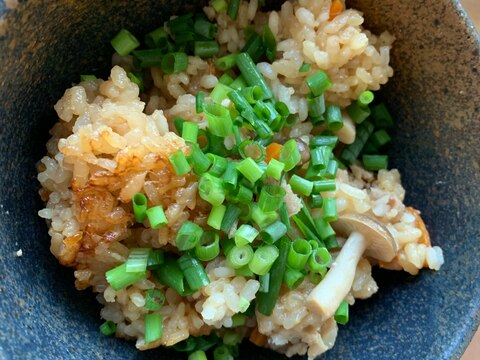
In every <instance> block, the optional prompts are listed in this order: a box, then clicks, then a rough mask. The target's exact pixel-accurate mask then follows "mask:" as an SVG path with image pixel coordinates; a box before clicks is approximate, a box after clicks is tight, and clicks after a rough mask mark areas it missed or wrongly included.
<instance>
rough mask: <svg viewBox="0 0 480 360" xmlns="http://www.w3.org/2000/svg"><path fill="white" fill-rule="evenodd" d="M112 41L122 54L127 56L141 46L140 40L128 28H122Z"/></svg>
mask: <svg viewBox="0 0 480 360" xmlns="http://www.w3.org/2000/svg"><path fill="white" fill-rule="evenodd" d="M110 43H111V44H112V47H113V48H114V49H115V51H116V52H117V53H118V54H119V55H120V56H127V55H128V54H130V53H131V52H132V51H133V50H135V49H136V48H137V47H139V46H140V41H138V40H137V38H136V37H135V36H133V34H132V33H131V32H130V31H128V30H126V29H122V30H120V31H119V32H118V34H117V35H115V37H114V38H113V39H112V41H110Z"/></svg>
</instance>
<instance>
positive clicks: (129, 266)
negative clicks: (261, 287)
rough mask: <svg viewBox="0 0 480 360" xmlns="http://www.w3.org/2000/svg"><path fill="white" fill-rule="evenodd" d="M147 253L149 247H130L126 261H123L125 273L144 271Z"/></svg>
mask: <svg viewBox="0 0 480 360" xmlns="http://www.w3.org/2000/svg"><path fill="white" fill-rule="evenodd" d="M149 254H150V249H147V248H135V249H131V250H130V253H129V254H128V259H127V262H126V263H125V265H126V267H125V271H126V272H127V273H134V272H145V271H146V270H147V263H148V256H149Z"/></svg>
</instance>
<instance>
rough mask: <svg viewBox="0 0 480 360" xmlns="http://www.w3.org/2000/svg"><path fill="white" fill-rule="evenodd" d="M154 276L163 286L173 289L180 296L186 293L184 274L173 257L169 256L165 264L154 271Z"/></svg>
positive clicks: (166, 257)
mask: <svg viewBox="0 0 480 360" xmlns="http://www.w3.org/2000/svg"><path fill="white" fill-rule="evenodd" d="M153 274H154V275H155V277H156V278H157V280H158V281H159V282H160V283H161V284H163V285H166V286H168V287H171V288H172V289H174V290H175V291H176V292H177V293H179V294H180V295H184V294H185V293H186V290H187V289H186V288H185V283H184V275H183V272H182V270H181V269H180V266H179V265H178V263H177V260H176V258H175V257H173V256H172V255H169V254H167V255H166V256H165V261H164V263H163V264H162V265H160V266H159V267H158V268H157V269H154V270H153Z"/></svg>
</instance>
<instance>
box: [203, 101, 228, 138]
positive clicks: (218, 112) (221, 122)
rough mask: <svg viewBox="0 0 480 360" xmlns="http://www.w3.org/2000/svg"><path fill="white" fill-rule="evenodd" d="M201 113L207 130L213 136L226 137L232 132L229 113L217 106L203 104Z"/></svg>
mask: <svg viewBox="0 0 480 360" xmlns="http://www.w3.org/2000/svg"><path fill="white" fill-rule="evenodd" d="M203 112H204V113H205V117H206V118H207V122H208V129H209V130H210V131H211V132H212V134H213V135H215V136H221V137H224V136H228V135H230V134H231V133H232V132H233V123H232V119H231V117H230V111H228V109H227V108H226V107H224V106H222V105H219V104H205V106H204V107H203Z"/></svg>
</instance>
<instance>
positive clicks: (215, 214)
mask: <svg viewBox="0 0 480 360" xmlns="http://www.w3.org/2000/svg"><path fill="white" fill-rule="evenodd" d="M225 211H227V207H226V206H225V205H218V206H214V207H212V210H211V211H210V215H209V216H208V220H207V224H208V225H209V226H211V227H212V228H214V229H215V230H220V227H221V226H222V221H223V217H224V216H225Z"/></svg>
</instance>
